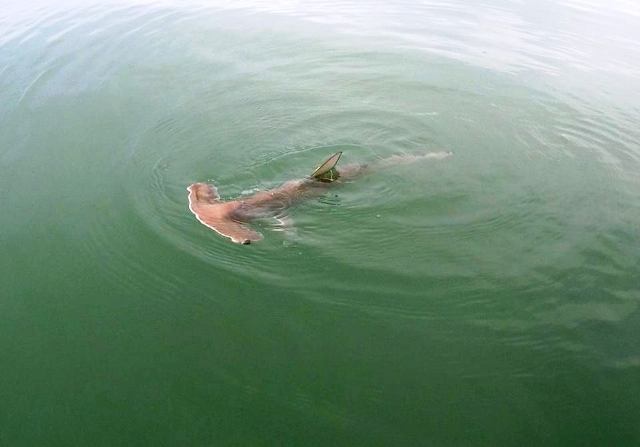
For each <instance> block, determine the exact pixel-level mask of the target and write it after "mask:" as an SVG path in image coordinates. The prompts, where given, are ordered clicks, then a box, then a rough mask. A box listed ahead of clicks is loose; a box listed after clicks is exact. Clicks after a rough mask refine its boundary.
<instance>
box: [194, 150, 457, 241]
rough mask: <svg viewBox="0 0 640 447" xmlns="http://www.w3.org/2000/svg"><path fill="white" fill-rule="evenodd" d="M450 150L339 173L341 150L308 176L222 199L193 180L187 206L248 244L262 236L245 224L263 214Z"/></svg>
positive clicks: (202, 219) (222, 231)
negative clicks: (361, 176)
mask: <svg viewBox="0 0 640 447" xmlns="http://www.w3.org/2000/svg"><path fill="white" fill-rule="evenodd" d="M450 154H451V153H450V152H447V153H445V152H441V153H431V154H425V155H418V156H400V155H397V156H392V157H389V158H386V159H383V160H380V161H379V162H377V163H376V164H375V165H347V166H344V167H342V168H341V169H340V171H339V172H338V171H337V170H336V168H335V166H336V164H337V163H338V160H339V159H340V156H341V155H342V152H337V153H335V154H333V155H332V156H331V157H329V158H328V159H327V160H326V161H325V162H324V163H322V164H321V165H320V166H319V167H318V168H317V169H316V170H315V171H314V172H313V173H312V174H311V175H310V176H309V177H306V178H303V179H299V180H291V181H288V182H286V183H284V184H282V185H281V186H279V187H277V188H274V189H271V190H268V191H260V192H257V193H256V194H254V195H252V196H249V197H246V198H241V199H237V200H231V201H227V202H223V201H221V200H220V195H219V194H218V191H217V189H216V188H215V186H213V185H210V184H207V183H193V184H192V185H190V186H189V187H188V188H187V191H189V209H190V210H191V212H192V213H193V214H194V215H195V216H196V218H197V219H198V220H199V221H200V223H202V224H203V225H205V226H207V227H209V228H211V229H212V230H213V231H215V232H216V233H218V234H220V235H221V236H224V237H227V238H229V239H231V241H233V242H235V243H238V244H250V243H252V242H255V241H259V240H260V239H262V235H261V234H260V233H258V232H257V231H254V230H252V229H251V228H249V227H248V226H247V225H246V223H247V222H250V221H251V220H254V219H259V218H264V217H276V218H277V217H278V216H280V215H282V212H283V211H284V210H285V209H286V208H288V207H290V206H291V205H293V204H295V203H297V202H299V201H300V200H302V199H305V198H309V197H313V196H317V195H320V194H322V193H324V192H325V191H326V190H327V188H329V187H331V186H333V184H334V183H337V182H336V181H338V182H341V181H344V180H350V179H353V178H354V177H356V176H358V175H359V174H362V173H364V172H365V171H368V170H370V169H372V168H376V167H377V168H379V167H384V166H389V165H396V164H405V163H411V162H413V161H417V160H420V159H424V158H444V157H447V156H449V155H450Z"/></svg>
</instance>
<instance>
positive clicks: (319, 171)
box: [311, 151, 342, 178]
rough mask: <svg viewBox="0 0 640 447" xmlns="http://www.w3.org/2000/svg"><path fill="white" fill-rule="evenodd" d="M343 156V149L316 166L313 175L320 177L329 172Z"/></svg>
mask: <svg viewBox="0 0 640 447" xmlns="http://www.w3.org/2000/svg"><path fill="white" fill-rule="evenodd" d="M341 156H342V151H340V152H336V153H335V154H333V155H332V156H331V157H329V158H327V159H326V160H325V161H324V163H322V164H321V165H320V166H318V167H317V168H316V170H315V171H313V173H312V174H311V177H314V178H320V177H322V176H323V175H324V174H326V173H327V172H329V171H331V170H332V169H333V168H335V167H336V165H337V164H338V160H340V157H341Z"/></svg>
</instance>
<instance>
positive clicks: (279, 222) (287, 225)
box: [273, 216, 295, 232]
mask: <svg viewBox="0 0 640 447" xmlns="http://www.w3.org/2000/svg"><path fill="white" fill-rule="evenodd" d="M274 219H275V220H276V225H275V227H274V229H273V230H274V231H284V232H291V231H294V230H295V227H294V226H293V219H292V218H291V217H289V216H278V217H274Z"/></svg>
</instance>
